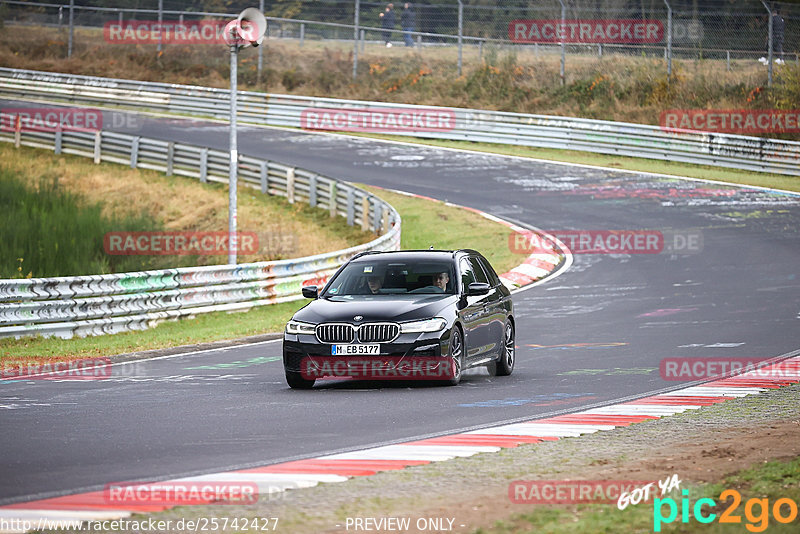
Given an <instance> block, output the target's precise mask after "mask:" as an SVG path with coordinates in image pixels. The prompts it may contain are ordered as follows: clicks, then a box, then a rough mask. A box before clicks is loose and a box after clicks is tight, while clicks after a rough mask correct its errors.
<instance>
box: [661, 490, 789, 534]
mask: <svg viewBox="0 0 800 534" xmlns="http://www.w3.org/2000/svg"><path fill="white" fill-rule="evenodd" d="M681 493H682V494H683V498H682V499H681V506H680V512H681V523H688V522H689V511H690V509H691V512H692V515H694V519H695V520H696V521H697V522H698V523H712V522H713V521H714V520H715V519H716V518H717V514H715V513H711V512H710V511H708V510H710V509H713V508H715V507H716V506H717V502H716V501H714V499H710V498H707V497H706V498H703V499H698V500H697V501H696V502H695V503H694V506H691V505H690V503H689V490H683V491H682V492H681ZM730 498H732V499H733V502H731V503H730V504H729V505H728V507H727V508H726V509H725V511H724V512H722V513H721V514H720V515H719V522H720V523H739V524H740V523H742V517H741V516H740V515H735V512H736V509H737V508H739V505H740V504H741V502H742V496H741V494H740V493H739V492H738V491H736V490H733V489H728V490H725V491H723V492H722V493H720V494H719V500H720V502H722V503H724V502H726V501H728V499H730ZM769 505H770V502H769V499H755V498H753V499H748V501H747V502H746V503H745V505H744V516H745V518H746V519H747V521H749V523H747V524H746V525H745V528H747V530H749V531H750V532H763V531H765V530H766V529H767V527H768V526H769V515H770V506H769ZM705 506H707V507H708V508H707V509H705V510H704V507H705ZM665 507H666V508H667V509H668V512H667V515H666V516H665V515H664V512H665V509H664V508H665ZM771 511H772V515H773V516H774V517H775V521H777V522H778V523H783V524H787V523H791V522H792V521H794V520H795V519H797V503H796V502H794V501H793V500H792V499H789V498H782V499H778V500H776V501H775V502H774V503H773V504H772V508H771ZM787 512H788V513H787ZM677 518H678V504H677V503H676V502H675V499H673V498H671V497H667V498H665V499H659V498H656V499H655V500H653V531H654V532H661V525H662V524H669V523H672V522H674V521H675V520H676V519H677Z"/></svg>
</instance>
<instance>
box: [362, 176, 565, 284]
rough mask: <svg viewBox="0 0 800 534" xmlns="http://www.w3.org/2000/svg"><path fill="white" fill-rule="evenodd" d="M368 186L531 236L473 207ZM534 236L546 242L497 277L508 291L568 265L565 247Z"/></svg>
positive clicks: (538, 245)
mask: <svg viewBox="0 0 800 534" xmlns="http://www.w3.org/2000/svg"><path fill="white" fill-rule="evenodd" d="M370 187H375V188H376V189H384V190H386V191H390V192H392V193H397V194H398V195H403V196H407V197H413V198H421V199H423V200H428V201H430V202H436V203H437V204H444V205H445V206H450V207H453V208H458V209H462V210H466V211H471V212H472V213H475V214H477V215H480V216H481V217H483V218H485V219H489V220H490V221H492V222H496V223H498V224H502V225H503V226H507V227H508V228H509V229H510V230H511V231H512V232H514V233H517V234H523V235H524V236H526V238H528V239H529V238H530V235H531V230H530V229H528V228H523V227H521V226H518V225H516V224H514V223H511V222H508V221H506V220H503V219H501V218H499V217H496V216H494V215H491V214H490V213H486V212H484V211H480V210H477V209H475V208H470V207H467V206H461V205H460V204H453V203H452V202H445V201H442V200H439V199H436V198H431V197H426V196H424V195H417V194H415V193H408V192H406V191H400V190H398V189H386V188H383V187H377V186H370ZM534 233H538V234H541V235H543V236H546V239H540V240H538V243H537V245H536V247H535V252H534V253H533V254H530V255H529V256H528V257H527V258H525V260H524V261H523V262H522V263H521V264H520V265H517V266H516V267H514V268H513V269H511V270H510V271H508V272H505V273H503V274H501V275H499V276H500V280H501V281H502V282H503V284H504V285H505V286H506V287H507V288H509V289H518V288H521V287H524V286H528V285H530V284H533V283H534V282H537V281H539V280H541V279H543V278H545V277H546V276H548V275H550V274H551V273H552V272H553V271H555V270H556V269H557V268H558V267H559V266H560V265H562V263H564V262H565V261H567V262H568V263H571V255H570V254H569V251H568V249H567V247H566V245H564V244H563V243H561V242H560V241H559V240H558V239H557V238H556V237H555V236H552V235H549V234H546V233H545V232H542V231H534ZM553 243H558V244H559V245H560V247H561V250H560V251H559V250H556V248H555V247H554V246H553ZM568 267H569V265H565V270H566V268H568Z"/></svg>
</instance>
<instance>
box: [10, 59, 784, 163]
mask: <svg viewBox="0 0 800 534" xmlns="http://www.w3.org/2000/svg"><path fill="white" fill-rule="evenodd" d="M0 96H2V97H6V98H24V99H28V100H31V99H33V100H45V101H57V102H69V103H75V104H81V105H92V104H93V105H103V106H116V107H120V108H125V109H133V110H140V111H157V112H162V113H174V114H187V115H201V116H207V117H215V118H219V119H227V118H228V115H229V104H228V99H229V92H228V91H227V90H225V89H213V88H208V87H196V86H188V85H176V84H166V83H151V82H140V81H132V80H117V79H111V78H96V77H91V76H75V75H71V74H58V73H50V72H39V71H28V70H17V69H7V68H0ZM353 109H356V110H359V111H361V112H364V113H370V112H374V113H387V112H392V113H400V112H402V110H406V111H408V112H409V113H411V112H414V111H419V110H421V109H425V110H430V111H434V112H435V111H437V110H438V111H439V112H441V113H444V114H447V115H448V116H450V117H452V122H451V123H448V124H447V127H446V128H434V129H430V128H417V127H414V126H412V127H409V128H400V129H398V128H394V129H390V128H387V129H386V130H385V131H387V132H388V133H392V134H395V135H407V136H413V137H427V138H438V139H448V140H465V141H479V142H487V143H500V144H512V145H525V146H532V147H540V148H557V149H569V150H581V151H586V152H595V153H601V154H615V155H621V156H632V157H641V158H649V159H656V160H667V161H679V162H684V163H694V164H701V165H714V166H719V167H728V168H734V169H742V170H749V171H762V172H772V173H777V174H787V175H795V176H800V142H795V141H783V140H778V139H767V138H761V137H748V136H742V135H731V134H718V133H710V132H699V131H669V130H665V129H662V128H660V127H658V126H649V125H642V124H631V123H620V122H611V121H601V120H590V119H577V118H569V117H554V116H546V115H529V114H522V113H506V112H497V111H481V110H472V109H462V108H436V107H430V106H426V107H424V108H421V107H420V106H411V105H404V104H389V103H380V102H362V101H356V100H338V99H330V98H315V97H302V96H286V95H271V94H265V93H255V92H247V91H242V92H240V93H239V120H240V121H242V122H245V123H252V124H262V125H271V126H289V127H295V128H302V127H304V126H306V127H307V126H308V125H307V124H306V125H304V124H303V120H302V118H303V112H304V111H305V112H308V111H309V110H312V111H313V110H353ZM340 129H341V128H340ZM345 129H346V128H345Z"/></svg>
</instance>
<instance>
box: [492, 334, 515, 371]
mask: <svg viewBox="0 0 800 534" xmlns="http://www.w3.org/2000/svg"><path fill="white" fill-rule="evenodd" d="M514 343H515V340H514V323H512V322H510V321H509V322H507V323H506V328H505V334H504V335H503V350H502V351H501V354H500V359H499V360H497V363H496V364H495V374H496V375H497V376H508V375H510V374H511V372H512V371H513V370H514V360H515V357H516V348H515V345H514Z"/></svg>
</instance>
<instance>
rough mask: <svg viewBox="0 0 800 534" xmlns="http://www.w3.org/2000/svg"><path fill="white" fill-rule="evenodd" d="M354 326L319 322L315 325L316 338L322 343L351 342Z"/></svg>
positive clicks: (353, 338)
mask: <svg viewBox="0 0 800 534" xmlns="http://www.w3.org/2000/svg"><path fill="white" fill-rule="evenodd" d="M355 333H356V332H355V327H354V326H353V325H351V324H338V323H334V324H321V325H318V326H317V339H318V340H320V341H321V342H323V343H352V342H353V341H354V340H355Z"/></svg>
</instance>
